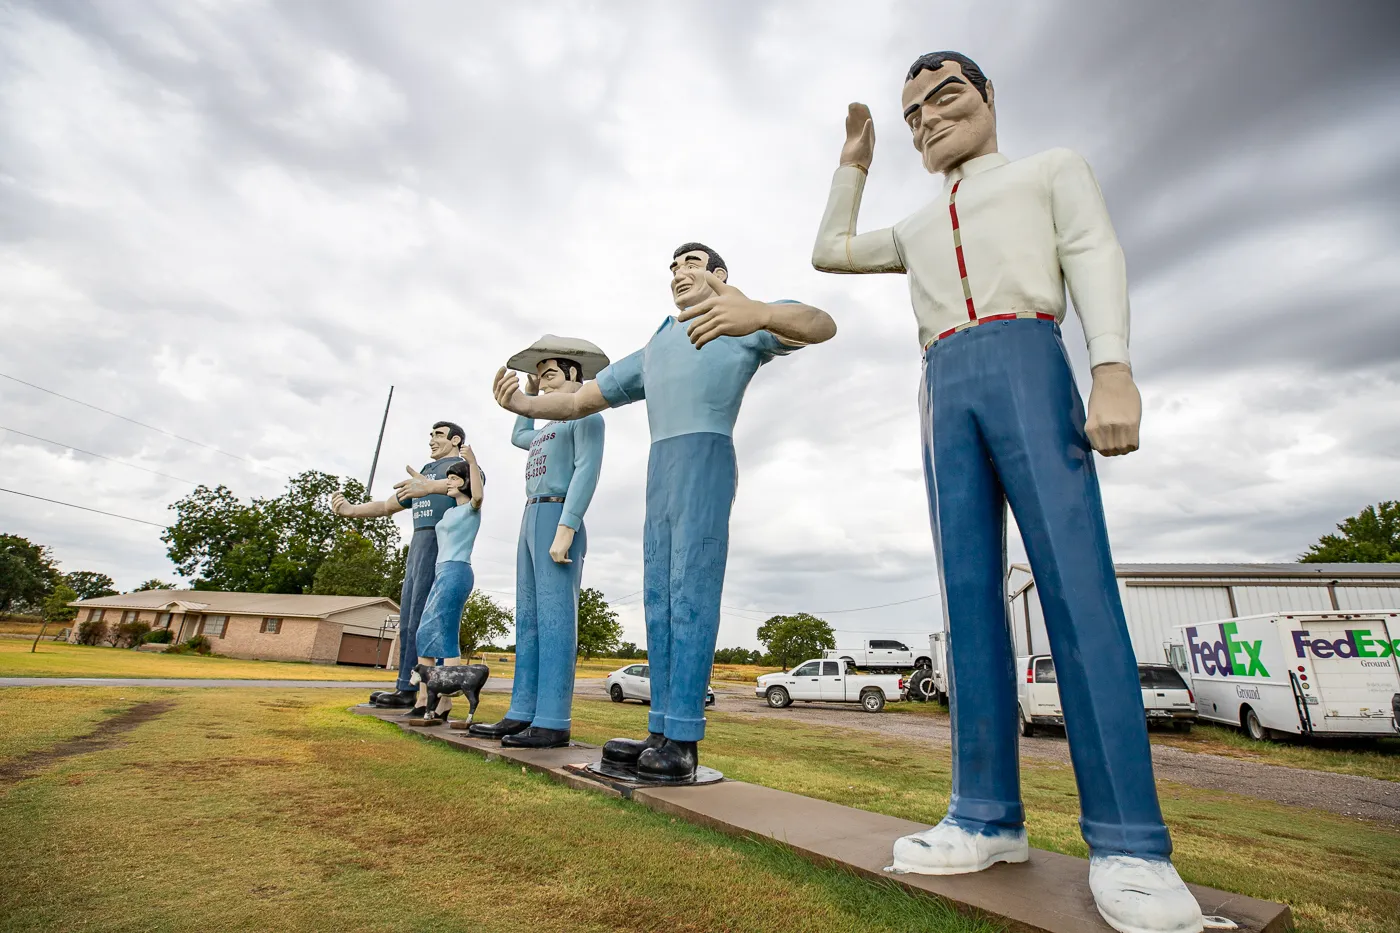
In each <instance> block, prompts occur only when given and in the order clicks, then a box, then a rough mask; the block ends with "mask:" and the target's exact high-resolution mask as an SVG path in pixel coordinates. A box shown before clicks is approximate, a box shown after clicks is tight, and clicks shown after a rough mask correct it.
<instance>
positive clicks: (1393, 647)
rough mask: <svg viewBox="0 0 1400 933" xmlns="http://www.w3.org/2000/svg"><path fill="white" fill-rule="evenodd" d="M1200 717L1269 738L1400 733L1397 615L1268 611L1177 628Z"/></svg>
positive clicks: (1174, 653)
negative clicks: (1275, 736)
mask: <svg viewBox="0 0 1400 933" xmlns="http://www.w3.org/2000/svg"><path fill="white" fill-rule="evenodd" d="M1177 630H1178V631H1179V632H1180V633H1181V640H1180V643H1175V644H1171V645H1169V646H1168V654H1169V656H1170V659H1171V663H1172V666H1173V667H1175V668H1176V669H1177V670H1178V671H1181V672H1182V674H1184V675H1186V676H1187V677H1189V678H1190V680H1191V686H1192V689H1193V690H1194V691H1195V694H1196V710H1197V716H1198V717H1199V718H1200V719H1204V720H1209V721H1213V722H1218V723H1224V724H1226V725H1231V726H1238V727H1240V728H1241V729H1243V730H1244V732H1245V733H1246V734H1248V735H1249V736H1250V738H1253V739H1256V740H1263V739H1267V738H1269V737H1271V736H1272V735H1275V734H1278V735H1303V736H1314V737H1341V736H1349V737H1358V736H1359V737H1369V738H1376V737H1380V736H1395V735H1397V734H1400V660H1398V659H1397V655H1400V613H1396V612H1389V611H1384V610H1382V611H1375V612H1365V611H1360V612H1290V613H1266V614H1262V615H1253V616H1244V617H1240V618H1232V619H1222V620H1220V621H1218V622H1202V623H1197V624H1194V625H1181V626H1177Z"/></svg>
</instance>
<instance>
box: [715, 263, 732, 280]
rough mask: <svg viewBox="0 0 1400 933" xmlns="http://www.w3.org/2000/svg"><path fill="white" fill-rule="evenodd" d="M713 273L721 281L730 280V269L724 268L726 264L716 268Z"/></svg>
mask: <svg viewBox="0 0 1400 933" xmlns="http://www.w3.org/2000/svg"><path fill="white" fill-rule="evenodd" d="M711 274H712V275H713V276H714V277H715V278H717V279H719V280H720V281H721V282H728V281H729V270H728V269H726V268H724V266H720V267H719V268H718V269H716V270H715V271H714V272H713V273H711Z"/></svg>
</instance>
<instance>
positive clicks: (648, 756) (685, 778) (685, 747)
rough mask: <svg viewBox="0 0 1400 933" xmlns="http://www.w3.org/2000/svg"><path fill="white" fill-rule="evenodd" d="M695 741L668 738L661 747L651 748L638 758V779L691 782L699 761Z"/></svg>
mask: <svg viewBox="0 0 1400 933" xmlns="http://www.w3.org/2000/svg"><path fill="white" fill-rule="evenodd" d="M699 757H700V756H699V750H698V749H697V747H696V743H695V742H677V741H676V740H675V739H667V740H666V744H665V745H662V746H661V747H660V748H649V749H647V750H646V751H644V752H642V755H641V757H640V758H638V759H637V780H639V781H655V782H656V783H658V784H689V783H690V782H691V781H693V780H695V766H696V765H697V764H698V763H699Z"/></svg>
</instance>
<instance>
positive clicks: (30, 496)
mask: <svg viewBox="0 0 1400 933" xmlns="http://www.w3.org/2000/svg"><path fill="white" fill-rule="evenodd" d="M0 492H8V493H10V494H12V495H16V496H24V497H25V498H26V499H38V500H39V501H40V502H52V503H53V504H54V505H66V506H68V507H69V508H70V509H82V510H83V511H84V512H96V513H97V514H98V515H110V516H111V517H112V518H124V519H126V520H127V521H129V522H139V523H140V524H142V525H154V526H155V527H156V528H164V527H166V526H165V525H162V524H160V523H159V522H148V521H146V520H145V519H144V518H132V517H131V516H129V515H118V514H117V513H116V512H104V511H102V510H101V509H90V508H88V507H87V506H85V505H77V504H76V503H73V502H60V501H58V500H57V499H45V498H44V497H43V496H36V495H33V494H31V493H27V492H20V491H19V490H17V489H6V488H4V487H3V486H0Z"/></svg>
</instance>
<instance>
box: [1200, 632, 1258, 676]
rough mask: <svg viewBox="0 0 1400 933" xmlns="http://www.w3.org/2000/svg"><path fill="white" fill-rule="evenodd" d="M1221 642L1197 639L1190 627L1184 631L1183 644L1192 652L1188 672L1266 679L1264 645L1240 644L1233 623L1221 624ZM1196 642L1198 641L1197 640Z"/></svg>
mask: <svg viewBox="0 0 1400 933" xmlns="http://www.w3.org/2000/svg"><path fill="white" fill-rule="evenodd" d="M1218 628H1219V629H1220V640H1219V641H1210V640H1209V639H1204V638H1200V635H1199V633H1198V631H1197V630H1196V627H1195V626H1194V625H1193V626H1191V627H1189V628H1187V629H1186V644H1187V645H1188V646H1189V647H1190V649H1191V671H1192V672H1193V673H1196V674H1201V673H1204V674H1206V675H1208V676H1220V677H1227V676H1234V677H1268V676H1269V671H1268V669H1267V668H1266V667H1264V662H1263V661H1262V660H1261V659H1260V655H1261V654H1263V650H1264V642H1263V641H1262V640H1261V641H1239V640H1237V639H1236V638H1235V633H1236V632H1237V631H1238V630H1239V627H1238V626H1236V625H1235V623H1233V622H1222V623H1220V625H1219V626H1218ZM1198 639H1199V640H1198Z"/></svg>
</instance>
